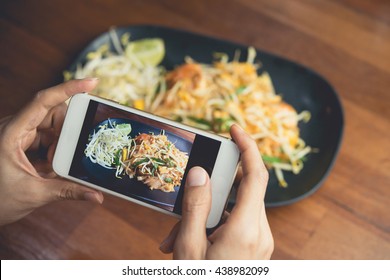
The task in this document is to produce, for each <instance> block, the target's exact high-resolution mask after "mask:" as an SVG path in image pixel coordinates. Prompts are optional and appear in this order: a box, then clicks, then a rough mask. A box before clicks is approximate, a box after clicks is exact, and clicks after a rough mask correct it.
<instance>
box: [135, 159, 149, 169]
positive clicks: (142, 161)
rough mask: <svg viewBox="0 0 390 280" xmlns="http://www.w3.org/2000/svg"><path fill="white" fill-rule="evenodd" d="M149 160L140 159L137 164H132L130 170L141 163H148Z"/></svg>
mask: <svg viewBox="0 0 390 280" xmlns="http://www.w3.org/2000/svg"><path fill="white" fill-rule="evenodd" d="M148 161H149V159H148V158H144V159H141V160H139V161H137V162H134V163H133V164H132V165H131V168H133V169H135V168H136V167H137V166H138V165H140V164H142V163H145V162H148Z"/></svg>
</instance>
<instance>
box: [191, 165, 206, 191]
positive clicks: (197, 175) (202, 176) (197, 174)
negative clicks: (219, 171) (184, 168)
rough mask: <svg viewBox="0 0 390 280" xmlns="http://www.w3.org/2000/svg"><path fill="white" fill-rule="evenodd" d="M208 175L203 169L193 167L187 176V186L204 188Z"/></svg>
mask: <svg viewBox="0 0 390 280" xmlns="http://www.w3.org/2000/svg"><path fill="white" fill-rule="evenodd" d="M207 176H208V174H207V173H206V171H205V170H204V169H203V168H201V167H193V168H192V169H191V170H190V172H188V175H187V181H186V186H188V187H194V186H203V185H205V184H206V181H207Z"/></svg>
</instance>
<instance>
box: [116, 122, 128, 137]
mask: <svg viewBox="0 0 390 280" xmlns="http://www.w3.org/2000/svg"><path fill="white" fill-rule="evenodd" d="M116 128H117V129H118V130H119V131H120V132H121V133H122V135H128V134H130V132H131V124H129V123H121V124H117V125H116Z"/></svg>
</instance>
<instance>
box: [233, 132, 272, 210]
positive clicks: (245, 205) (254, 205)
mask: <svg viewBox="0 0 390 280" xmlns="http://www.w3.org/2000/svg"><path fill="white" fill-rule="evenodd" d="M230 133H231V135H232V138H233V139H234V141H235V142H236V144H237V146H238V148H239V150H240V152H241V165H242V174H243V178H242V180H241V183H240V185H239V187H238V191H237V197H236V205H235V207H234V209H233V211H232V214H233V212H234V211H238V210H239V209H241V211H245V212H248V213H250V212H252V213H253V212H255V213H256V212H257V213H259V212H260V209H261V207H262V205H263V201H264V195H265V191H266V188H267V183H268V171H267V169H266V168H265V165H264V163H263V160H262V158H261V156H260V152H259V150H258V147H257V145H256V143H255V141H254V140H252V139H251V138H250V136H249V135H248V134H246V133H245V132H244V130H242V129H241V128H240V127H239V126H238V125H233V126H232V127H231V130H230ZM256 210H257V211H256Z"/></svg>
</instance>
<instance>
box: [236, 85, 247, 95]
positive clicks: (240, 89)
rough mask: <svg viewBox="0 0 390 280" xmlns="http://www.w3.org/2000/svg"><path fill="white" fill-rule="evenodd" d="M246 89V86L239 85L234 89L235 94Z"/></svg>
mask: <svg viewBox="0 0 390 280" xmlns="http://www.w3.org/2000/svg"><path fill="white" fill-rule="evenodd" d="M245 89H246V86H240V87H238V88H237V89H236V94H237V95H240V94H241V93H243V91H244V90H245Z"/></svg>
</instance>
